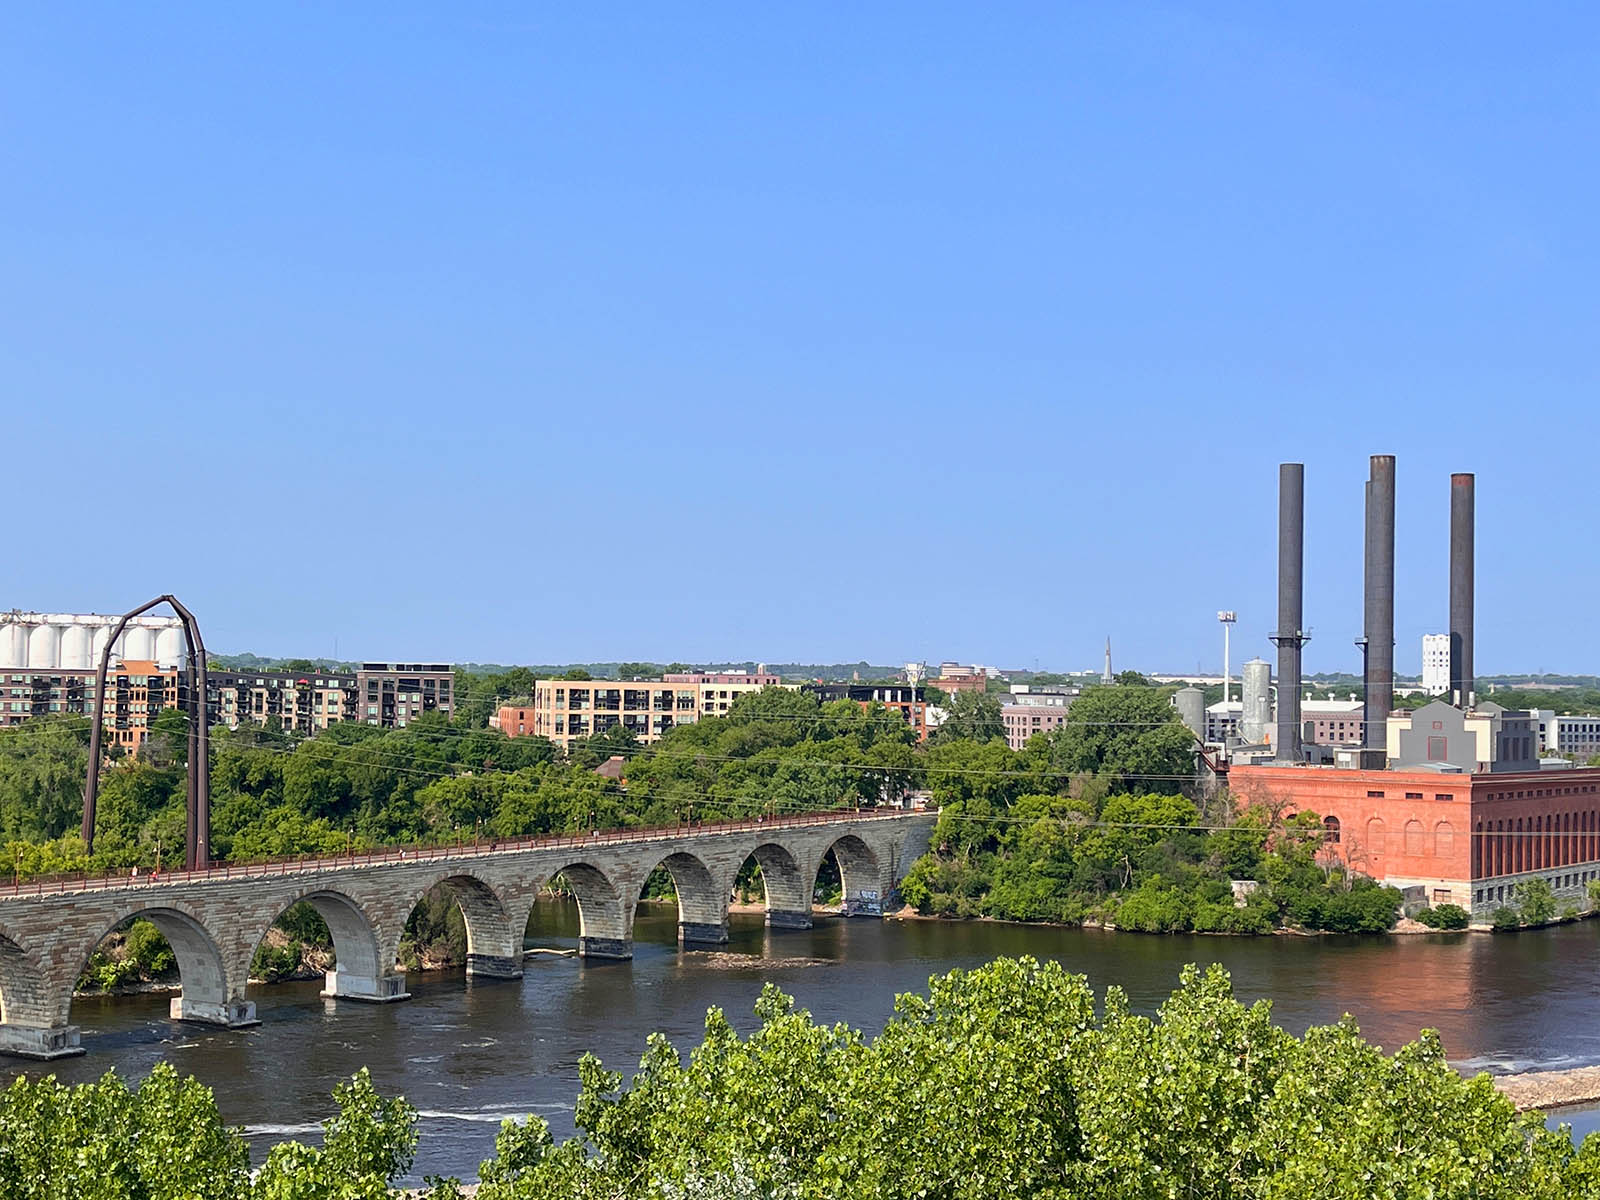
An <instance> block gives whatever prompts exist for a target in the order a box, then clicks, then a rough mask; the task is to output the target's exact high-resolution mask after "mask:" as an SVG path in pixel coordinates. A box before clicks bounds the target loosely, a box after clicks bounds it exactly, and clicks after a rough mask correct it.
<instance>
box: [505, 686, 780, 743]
mask: <svg viewBox="0 0 1600 1200" xmlns="http://www.w3.org/2000/svg"><path fill="white" fill-rule="evenodd" d="M782 686H783V681H782V680H781V678H780V677H779V676H777V675H773V674H770V673H767V672H760V671H749V672H703V671H684V672H674V673H671V674H667V675H663V676H662V677H661V678H660V679H630V680H626V681H619V680H613V679H536V680H534V684H533V695H532V697H531V698H530V699H529V701H528V702H527V703H524V704H503V705H501V706H500V709H499V711H498V712H496V714H495V716H494V719H493V724H494V725H495V726H496V727H497V728H498V729H499V730H500V732H502V733H504V734H505V735H506V736H507V737H543V738H549V739H550V740H551V741H552V742H554V743H555V744H556V745H558V746H560V747H561V748H562V749H567V748H568V747H570V746H571V745H572V743H573V742H575V741H579V740H581V739H583V738H586V737H592V736H593V735H594V734H597V733H604V732H605V731H606V730H608V729H610V728H611V727H612V726H614V725H621V726H623V727H624V728H626V729H627V730H628V731H629V732H630V733H632V734H633V736H634V737H635V738H637V739H638V740H639V741H640V742H643V743H645V744H649V743H651V742H655V741H659V740H660V739H661V738H662V737H664V736H665V735H666V734H667V733H669V732H671V731H672V730H673V729H674V728H676V727H677V726H679V725H692V724H694V723H695V722H696V721H698V720H700V719H701V718H702V717H723V716H727V714H728V711H729V709H730V708H732V706H733V705H734V703H735V702H736V701H737V700H738V699H739V697H740V696H743V695H745V694H747V693H749V692H759V691H761V690H762V689H763V688H769V687H782Z"/></svg>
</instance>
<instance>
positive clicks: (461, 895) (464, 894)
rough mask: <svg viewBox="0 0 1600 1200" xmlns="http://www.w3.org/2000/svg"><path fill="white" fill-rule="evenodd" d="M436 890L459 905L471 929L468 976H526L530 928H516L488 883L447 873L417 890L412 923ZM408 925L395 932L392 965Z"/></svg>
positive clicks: (403, 924) (511, 977)
mask: <svg viewBox="0 0 1600 1200" xmlns="http://www.w3.org/2000/svg"><path fill="white" fill-rule="evenodd" d="M436 889H438V890H441V891H443V892H444V893H445V894H446V895H448V896H449V897H450V899H452V900H453V901H455V904H456V907H457V908H459V909H460V910H461V919H462V923H463V924H464V925H465V926H466V929H467V964H466V965H467V974H468V975H473V976H484V977H487V978H499V979H515V978H519V977H520V976H521V975H522V933H523V929H524V928H525V927H526V924H527V915H526V914H523V924H521V925H516V924H515V923H514V922H513V920H512V918H511V915H510V909H509V908H508V906H507V905H506V903H505V901H504V900H503V899H501V897H500V893H499V892H497V891H496V890H495V889H494V888H493V887H492V886H490V885H489V884H488V883H485V882H484V881H483V880H482V879H479V878H478V877H477V876H475V875H472V874H469V873H466V872H462V871H443V872H440V873H439V874H438V875H436V876H435V877H434V878H432V879H430V880H428V881H427V882H426V883H425V884H423V886H422V887H421V888H419V889H416V893H415V895H416V899H415V901H414V902H413V903H412V905H411V907H410V909H409V910H408V911H407V913H406V920H407V921H409V920H410V916H411V913H413V912H415V911H416V907H417V905H419V904H421V903H422V902H423V900H424V898H426V897H427V896H428V895H430V894H431V893H433V892H434V891H435V890H436ZM405 925H406V922H402V923H401V926H400V928H399V929H398V930H396V932H395V942H394V945H393V946H392V947H390V956H389V961H391V962H393V961H394V960H395V958H396V957H398V955H399V952H400V938H401V937H402V936H403V934H404V930H405Z"/></svg>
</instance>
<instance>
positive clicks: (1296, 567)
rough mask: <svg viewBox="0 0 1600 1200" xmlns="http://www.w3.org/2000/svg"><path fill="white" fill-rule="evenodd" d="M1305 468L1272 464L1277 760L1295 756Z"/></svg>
mask: <svg viewBox="0 0 1600 1200" xmlns="http://www.w3.org/2000/svg"><path fill="white" fill-rule="evenodd" d="M1305 515H1306V468H1305V464H1304V463H1282V464H1280V465H1279V467H1278V631H1277V632H1276V633H1274V634H1273V635H1272V643H1273V645H1275V646H1277V647H1278V744H1277V754H1278V759H1279V761H1281V762H1298V761H1299V760H1300V647H1301V646H1302V645H1303V644H1304V643H1305V640H1306V638H1305V634H1304V632H1302V629H1301V626H1302V624H1303V614H1302V611H1301V607H1302V606H1301V596H1302V590H1303V575H1304V572H1305Z"/></svg>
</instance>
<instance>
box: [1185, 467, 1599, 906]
mask: <svg viewBox="0 0 1600 1200" xmlns="http://www.w3.org/2000/svg"><path fill="white" fill-rule="evenodd" d="M1303 472H1304V468H1303V467H1302V466H1301V465H1300V464H1298V463H1285V464H1283V466H1282V467H1281V468H1280V471H1279V510H1278V511H1279V525H1278V628H1277V630H1276V631H1275V632H1274V633H1273V634H1272V636H1271V640H1272V641H1273V642H1274V643H1275V644H1276V645H1277V647H1278V691H1277V697H1278V703H1277V705H1276V708H1275V713H1274V717H1275V727H1276V732H1275V735H1274V736H1273V737H1272V738H1270V739H1269V742H1270V745H1269V746H1265V747H1263V746H1261V745H1252V744H1244V745H1240V746H1237V747H1234V748H1233V753H1232V756H1231V759H1232V761H1231V763H1230V764H1229V765H1228V766H1227V768H1226V770H1227V776H1228V785H1229V787H1230V789H1231V790H1232V792H1233V794H1234V796H1235V797H1236V798H1237V799H1238V801H1239V802H1241V803H1243V804H1253V803H1262V804H1270V805H1271V807H1272V808H1273V809H1274V810H1275V811H1280V812H1294V811H1302V812H1312V813H1315V814H1317V815H1318V816H1319V817H1320V818H1321V819H1322V822H1323V826H1324V830H1325V834H1324V838H1325V842H1324V852H1325V853H1327V854H1329V855H1331V856H1332V857H1333V858H1335V859H1337V860H1340V861H1342V862H1343V863H1345V864H1346V865H1347V866H1348V867H1349V868H1350V869H1351V870H1353V871H1358V872H1361V873H1363V874H1366V875H1369V876H1371V877H1373V878H1375V879H1378V880H1380V881H1382V882H1384V883H1388V884H1392V885H1394V886H1397V887H1402V888H1408V889H1416V890H1415V891H1413V892H1412V893H1411V894H1412V895H1414V896H1417V897H1419V898H1421V899H1425V900H1426V901H1428V902H1429V903H1435V904H1437V903H1453V904H1459V905H1461V906H1462V907H1463V908H1466V909H1468V910H1469V911H1470V912H1471V913H1472V914H1473V919H1474V921H1475V922H1478V923H1483V922H1486V921H1487V920H1488V918H1489V914H1490V913H1491V912H1492V911H1493V910H1494V909H1495V908H1497V907H1499V906H1500V905H1502V904H1505V903H1506V902H1507V901H1508V900H1510V899H1512V898H1513V896H1514V894H1515V891H1516V888H1517V885H1519V884H1520V883H1522V882H1524V881H1525V880H1529V879H1543V880H1545V881H1546V882H1548V883H1549V884H1550V886H1551V888H1552V889H1553V890H1554V891H1555V894H1556V896H1557V897H1558V898H1559V899H1562V900H1571V901H1573V902H1586V888H1587V885H1588V883H1589V882H1590V881H1591V880H1593V879H1595V878H1600V770H1596V769H1587V770H1586V769H1582V768H1575V767H1574V766H1573V765H1572V763H1571V762H1569V761H1567V760H1565V759H1560V760H1551V759H1548V758H1544V757H1542V755H1541V741H1540V733H1539V726H1540V717H1541V715H1543V714H1536V713H1531V712H1516V711H1511V710H1507V709H1504V708H1502V707H1501V706H1499V705H1496V704H1493V703H1490V702H1485V703H1481V704H1480V703H1479V702H1478V701H1477V697H1476V690H1475V683H1476V681H1475V676H1474V673H1473V621H1474V584H1475V578H1474V573H1475V562H1474V559H1475V546H1474V528H1473V527H1474V517H1475V504H1476V497H1475V480H1474V478H1473V476H1471V475H1466V474H1457V475H1454V476H1452V477H1451V480H1450V568H1449V632H1448V633H1447V634H1445V635H1443V636H1444V637H1445V639H1446V640H1447V649H1448V662H1447V668H1446V674H1445V678H1444V681H1443V682H1444V689H1443V694H1442V695H1441V697H1440V699H1438V700H1435V701H1433V702H1432V703H1430V704H1427V705H1425V706H1423V707H1422V708H1419V709H1417V710H1416V711H1414V712H1398V713H1397V712H1395V711H1393V710H1394V653H1393V652H1394V502H1395V488H1394V477H1395V467H1394V459H1393V457H1392V456H1389V455H1374V456H1373V459H1372V471H1371V475H1370V477H1369V480H1368V483H1367V489H1366V508H1367V512H1366V546H1365V563H1364V577H1365V579H1364V584H1365V586H1364V605H1363V636H1362V638H1361V640H1360V642H1359V643H1358V644H1359V645H1360V646H1361V648H1362V651H1363V658H1364V678H1365V684H1366V688H1365V695H1364V697H1363V702H1362V705H1361V712H1360V713H1359V714H1357V713H1355V712H1354V708H1353V706H1351V709H1350V711H1348V712H1346V713H1344V714H1334V713H1331V712H1329V713H1326V714H1323V717H1324V720H1323V725H1322V728H1323V730H1324V732H1326V733H1329V734H1337V733H1338V732H1339V729H1338V721H1340V720H1342V721H1343V722H1344V730H1343V731H1344V732H1345V733H1346V734H1347V735H1348V734H1350V733H1351V732H1352V731H1351V725H1352V724H1353V723H1358V724H1359V726H1360V729H1359V734H1358V736H1355V737H1350V738H1348V744H1346V745H1344V746H1342V747H1340V746H1337V745H1335V746H1319V745H1317V744H1315V743H1316V741H1317V736H1316V734H1317V724H1316V716H1317V714H1316V712H1315V710H1313V709H1311V708H1310V704H1311V703H1312V702H1308V701H1305V700H1303V699H1302V696H1301V670H1300V666H1301V663H1300V659H1301V651H1302V648H1303V646H1304V644H1305V642H1306V640H1307V638H1306V635H1305V632H1304V622H1303V614H1302V593H1301V581H1302V569H1303V561H1302V560H1303V545H1304V542H1303V535H1304V531H1303V511H1304V509H1303V489H1304V473H1303ZM1434 645H1435V646H1437V643H1434ZM1251 665H1252V664H1247V666H1246V687H1245V691H1246V696H1247V701H1246V708H1247V709H1248V708H1249V706H1250V701H1249V699H1248V697H1249V696H1250V679H1249V671H1250V667H1251ZM1425 670H1426V661H1425ZM1432 682H1433V683H1434V684H1435V685H1437V684H1438V682H1439V680H1438V677H1437V673H1436V672H1435V675H1434V676H1433V678H1432ZM1261 692H1262V688H1261V686H1260V685H1259V684H1258V686H1257V693H1256V697H1255V699H1256V703H1258V704H1259V703H1260V696H1261ZM1180 695H1181V693H1180ZM1189 703H1190V706H1191V708H1192V700H1191V701H1189ZM1182 711H1183V706H1182V705H1180V713H1182ZM1190 716H1193V714H1192V712H1191V714H1190ZM1305 718H1312V719H1311V720H1310V721H1306V720H1305ZM1187 719H1189V718H1187V717H1186V720H1187ZM1258 723H1259V714H1257V717H1256V721H1255V722H1253V723H1252V729H1251V732H1252V734H1253V733H1254V726H1255V724H1258ZM1544 723H1545V725H1546V728H1547V731H1548V729H1549V727H1550V721H1549V720H1548V719H1547V720H1546V721H1545V722H1544ZM1595 723H1596V724H1597V725H1600V720H1597V721H1596V722H1595ZM1597 732H1600V730H1597ZM1572 736H1574V737H1575V736H1576V734H1575V733H1574V734H1573V735H1572ZM1548 737H1549V734H1548V732H1547V734H1546V738H1547V739H1548ZM1557 737H1558V738H1559V733H1558V734H1557ZM1244 740H1245V742H1246V743H1249V742H1250V739H1249V738H1246V739H1244Z"/></svg>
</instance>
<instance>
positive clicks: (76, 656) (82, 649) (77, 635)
mask: <svg viewBox="0 0 1600 1200" xmlns="http://www.w3.org/2000/svg"><path fill="white" fill-rule="evenodd" d="M90 665H92V664H91V663H90V662H89V627H88V626H87V625H85V624H84V623H83V622H82V621H74V622H73V623H72V624H71V625H68V626H66V627H64V628H63V629H62V630H61V666H62V667H63V668H65V669H67V670H74V671H81V670H82V669H83V668H85V667H87V666H90Z"/></svg>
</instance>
